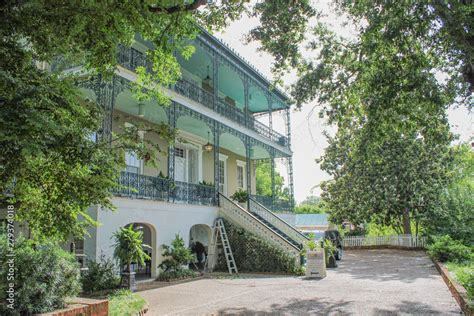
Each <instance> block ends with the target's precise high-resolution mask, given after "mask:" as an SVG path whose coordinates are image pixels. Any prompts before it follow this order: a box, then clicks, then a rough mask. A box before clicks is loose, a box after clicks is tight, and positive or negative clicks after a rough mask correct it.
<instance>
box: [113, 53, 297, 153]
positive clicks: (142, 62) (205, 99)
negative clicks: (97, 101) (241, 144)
mask: <svg viewBox="0 0 474 316" xmlns="http://www.w3.org/2000/svg"><path fill="white" fill-rule="evenodd" d="M118 62H119V64H121V65H122V66H123V67H125V68H127V69H130V70H132V71H135V69H136V68H137V67H139V66H143V67H145V68H146V69H147V71H151V69H152V67H151V63H150V62H149V61H148V60H147V58H146V55H145V54H144V53H142V52H140V51H139V50H136V49H134V48H132V47H125V46H120V48H119V53H118ZM172 89H173V90H174V91H176V92H177V93H179V94H181V95H184V96H186V97H188V98H190V99H191V100H194V101H196V102H198V103H200V104H202V105H204V106H205V107H207V108H209V109H212V110H214V111H216V112H217V113H219V114H221V115H222V116H224V117H226V118H228V119H230V120H232V121H234V122H236V123H238V124H240V125H242V126H246V127H248V128H249V129H252V130H253V131H255V132H257V133H258V134H259V135H261V136H263V137H265V138H266V139H269V140H271V141H273V142H276V143H278V144H279V145H281V146H283V147H287V146H288V144H289V143H288V138H287V137H286V136H284V135H282V134H280V133H278V132H276V131H274V130H272V129H271V128H270V127H268V126H266V125H265V124H263V123H262V122H260V121H258V120H257V119H255V117H253V116H252V115H248V114H245V112H244V111H242V110H241V109H239V108H238V107H236V106H235V105H231V104H228V103H227V102H226V101H225V100H224V99H223V98H221V97H217V98H216V99H214V93H211V92H208V91H206V90H204V89H202V88H201V87H199V86H197V85H195V84H194V83H192V82H190V81H187V80H185V79H181V80H178V82H177V83H176V84H175V85H174V86H173V87H172ZM215 100H216V101H215Z"/></svg>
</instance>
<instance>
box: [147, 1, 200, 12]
mask: <svg viewBox="0 0 474 316" xmlns="http://www.w3.org/2000/svg"><path fill="white" fill-rule="evenodd" d="M205 4H207V0H194V1H193V2H192V3H190V4H186V5H175V6H174V7H170V8H162V7H154V6H149V7H148V10H150V12H153V13H168V14H173V13H176V12H184V11H194V10H196V9H198V8H199V7H200V6H202V5H205Z"/></svg>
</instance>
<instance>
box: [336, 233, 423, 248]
mask: <svg viewBox="0 0 474 316" xmlns="http://www.w3.org/2000/svg"><path fill="white" fill-rule="evenodd" d="M343 240H344V247H364V246H398V247H406V248H424V247H425V245H426V238H425V237H419V236H412V235H398V236H348V237H344V238H343Z"/></svg>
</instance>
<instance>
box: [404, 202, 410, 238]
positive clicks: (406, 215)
mask: <svg viewBox="0 0 474 316" xmlns="http://www.w3.org/2000/svg"><path fill="white" fill-rule="evenodd" d="M403 233H404V234H405V235H411V225H410V211H409V210H408V208H406V209H404V210H403Z"/></svg>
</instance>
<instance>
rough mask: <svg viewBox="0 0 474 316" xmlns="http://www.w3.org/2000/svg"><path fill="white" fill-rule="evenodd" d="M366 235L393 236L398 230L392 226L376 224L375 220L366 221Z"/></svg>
mask: <svg viewBox="0 0 474 316" xmlns="http://www.w3.org/2000/svg"><path fill="white" fill-rule="evenodd" d="M364 235H366V236H394V235H398V232H397V231H396V230H395V229H394V228H393V227H392V226H386V225H381V224H377V223H375V222H371V223H368V224H367V225H366V228H365V232H364Z"/></svg>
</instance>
